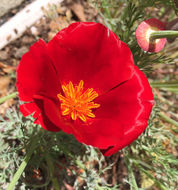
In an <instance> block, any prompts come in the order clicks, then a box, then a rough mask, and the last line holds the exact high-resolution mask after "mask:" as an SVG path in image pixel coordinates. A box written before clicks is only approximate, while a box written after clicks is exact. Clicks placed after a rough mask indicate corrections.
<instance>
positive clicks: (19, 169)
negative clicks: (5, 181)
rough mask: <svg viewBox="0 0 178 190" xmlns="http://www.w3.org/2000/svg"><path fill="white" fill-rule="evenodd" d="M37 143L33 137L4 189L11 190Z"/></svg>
mask: <svg viewBox="0 0 178 190" xmlns="http://www.w3.org/2000/svg"><path fill="white" fill-rule="evenodd" d="M36 145H37V139H36V138H35V139H34V140H33V142H32V144H31V146H30V147H29V151H28V152H27V154H26V156H25V158H24V160H23V162H22V163H21V164H20V166H19V168H18V170H17V171H16V173H15V175H14V177H13V179H12V181H11V183H10V184H9V186H8V187H7V189H6V190H13V189H14V187H15V184H16V183H17V181H18V180H19V178H20V176H21V175H22V173H23V171H24V170H25V167H26V166H27V164H28V162H29V160H30V158H31V156H32V154H33V152H34V150H35V148H36Z"/></svg>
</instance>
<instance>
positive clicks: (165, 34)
mask: <svg viewBox="0 0 178 190" xmlns="http://www.w3.org/2000/svg"><path fill="white" fill-rule="evenodd" d="M176 37H178V31H174V30H161V31H156V32H152V33H151V34H150V38H151V39H153V40H154V39H159V38H176Z"/></svg>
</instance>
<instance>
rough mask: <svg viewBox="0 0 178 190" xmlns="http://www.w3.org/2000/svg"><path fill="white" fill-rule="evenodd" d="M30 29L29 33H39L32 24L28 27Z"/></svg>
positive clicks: (35, 34)
mask: <svg viewBox="0 0 178 190" xmlns="http://www.w3.org/2000/svg"><path fill="white" fill-rule="evenodd" d="M30 30H31V33H32V34H33V35H34V36H37V35H39V32H38V30H37V28H36V27H35V26H32V27H31V28H30Z"/></svg>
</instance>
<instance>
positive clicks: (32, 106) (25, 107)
mask: <svg viewBox="0 0 178 190" xmlns="http://www.w3.org/2000/svg"><path fill="white" fill-rule="evenodd" d="M37 105H38V106H37ZM41 110H42V113H41ZM43 110H44V108H43V102H42V101H41V100H35V103H34V102H32V103H26V104H22V105H20V111H21V113H22V114H23V115H24V116H25V117H26V116H28V115H30V114H33V118H35V119H36V120H35V121H34V123H35V124H40V125H41V126H42V127H43V128H44V129H45V130H48V131H53V132H57V131H60V128H59V127H57V126H56V125H54V124H53V123H52V122H51V121H50V120H49V119H48V117H47V116H46V115H45V113H44V111H43Z"/></svg>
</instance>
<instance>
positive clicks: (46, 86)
mask: <svg viewBox="0 0 178 190" xmlns="http://www.w3.org/2000/svg"><path fill="white" fill-rule="evenodd" d="M46 46H47V45H46V43H45V42H44V41H42V40H39V41H38V42H36V43H35V44H34V45H33V46H32V47H31V48H30V51H29V52H28V53H26V54H25V55H24V56H23V57H22V59H21V61H20V63H19V65H18V68H17V89H18V92H19V97H20V100H22V101H33V95H34V94H43V95H45V96H47V97H49V96H51V97H55V98H57V96H56V95H57V92H59V90H60V88H59V87H58V86H59V81H58V79H57V75H56V72H55V70H54V68H53V65H52V61H51V60H50V58H49V57H48V55H47V52H46Z"/></svg>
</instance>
